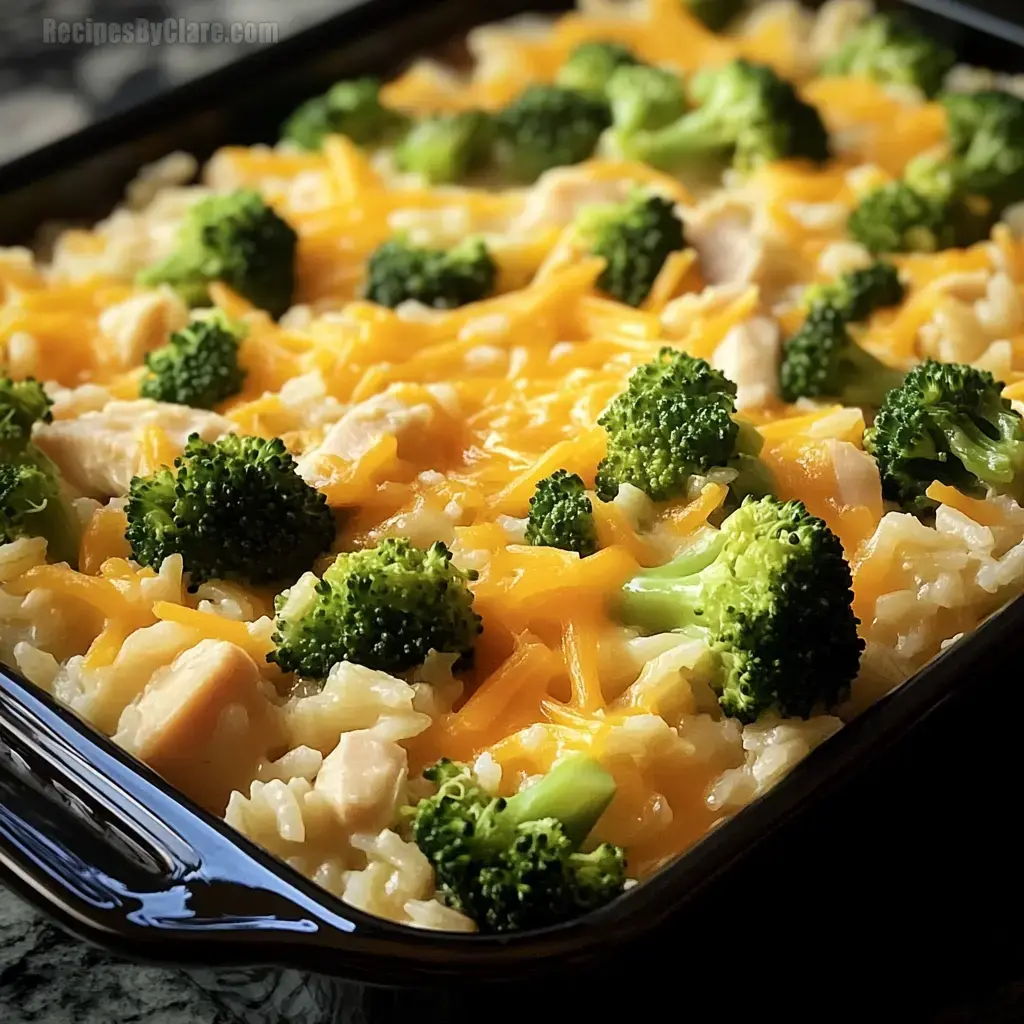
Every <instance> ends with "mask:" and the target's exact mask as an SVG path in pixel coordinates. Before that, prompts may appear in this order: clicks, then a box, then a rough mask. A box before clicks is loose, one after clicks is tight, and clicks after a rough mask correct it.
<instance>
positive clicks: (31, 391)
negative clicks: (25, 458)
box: [0, 377, 53, 459]
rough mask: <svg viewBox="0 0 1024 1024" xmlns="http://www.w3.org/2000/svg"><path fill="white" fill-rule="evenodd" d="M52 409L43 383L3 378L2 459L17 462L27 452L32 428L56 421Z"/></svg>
mask: <svg viewBox="0 0 1024 1024" xmlns="http://www.w3.org/2000/svg"><path fill="white" fill-rule="evenodd" d="M51 405H53V403H52V402H51V401H50V396H49V395H47V393H46V391H45V390H44V389H43V385H42V384H40V383H39V381H37V380H33V379H32V378H31V377H29V378H28V379H26V380H11V378H10V377H0V459H10V458H17V457H18V456H19V455H20V454H21V453H22V452H23V451H24V448H25V445H27V444H28V442H29V439H30V438H31V436H32V427H33V426H34V425H35V424H36V423H49V422H50V421H51V420H52V419H53V414H52V413H51V412H50V406H51Z"/></svg>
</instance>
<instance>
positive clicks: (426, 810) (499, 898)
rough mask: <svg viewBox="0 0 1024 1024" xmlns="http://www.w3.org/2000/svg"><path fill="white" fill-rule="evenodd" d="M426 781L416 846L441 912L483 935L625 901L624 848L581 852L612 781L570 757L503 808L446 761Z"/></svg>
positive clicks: (593, 765)
mask: <svg viewBox="0 0 1024 1024" xmlns="http://www.w3.org/2000/svg"><path fill="white" fill-rule="evenodd" d="M423 774H424V776H425V777H426V778H427V779H428V780H429V781H431V782H434V783H436V784H437V786H438V790H437V793H436V794H435V795H434V796H431V797H426V798H425V799H423V800H421V801H420V802H419V804H418V805H417V806H416V808H415V812H414V815H413V819H412V832H413V837H414V839H415V841H416V845H417V846H419V848H420V850H422V851H423V853H424V854H425V855H426V858H427V860H429V861H430V863H431V865H432V866H433V868H434V871H435V874H436V877H437V884H438V887H439V889H440V890H441V892H442V894H443V896H444V899H445V902H446V903H447V904H448V905H449V906H451V907H454V908H455V909H456V910H460V911H462V913H464V914H466V915H467V916H468V917H470V918H472V919H473V920H474V921H475V922H476V924H477V927H478V928H479V929H480V931H482V932H512V931H522V930H523V929H527V928H542V927H545V926H546V925H553V924H558V923H559V922H561V921H568V920H571V919H572V918H575V917H579V916H580V915H581V914H585V913H587V912H588V911H590V910H596V909H597V908H598V907H601V906H604V905H605V904H606V903H609V902H611V900H613V899H614V898H615V897H616V896H618V895H619V894H620V893H621V892H622V890H623V887H624V885H625V881H626V860H625V853H624V851H623V850H622V849H621V847H618V846H612V845H611V844H610V843H602V844H601V845H599V846H597V847H596V848H595V849H594V850H593V851H591V852H590V853H581V852H580V847H581V846H582V845H583V843H584V842H585V840H586V838H587V836H588V835H589V834H590V832H591V830H592V829H593V827H594V826H595V825H596V824H597V820H598V819H599V818H600V817H601V815H602V814H603V813H604V810H605V808H606V807H607V806H608V804H609V803H611V800H612V797H613V796H614V795H615V780H614V779H613V778H612V776H611V775H610V774H609V773H608V772H607V771H606V770H605V769H604V768H602V767H601V765H599V764H598V763H597V762H596V761H593V760H591V759H590V758H589V757H586V756H585V755H582V754H576V755H572V756H570V757H567V758H565V759H563V760H562V761H559V762H558V763H557V764H556V765H555V766H554V767H553V768H552V769H551V770H550V771H549V772H548V773H547V775H545V776H544V778H543V779H541V780H540V781H539V782H536V783H534V784H533V785H532V786H529V787H528V788H527V789H525V790H523V791H521V792H520V793H518V794H516V795H515V796H513V797H510V798H508V799H505V798H503V797H492V796H491V795H490V794H489V793H488V792H487V791H486V790H484V789H483V788H482V787H481V786H480V784H479V782H478V781H477V780H476V778H475V777H474V775H473V773H472V771H471V770H470V768H468V767H467V766H466V765H463V764H458V763H455V762H452V761H448V760H442V761H439V762H438V763H437V764H436V765H434V766H433V767H432V768H428V769H427V770H426V771H425V772H424V773H423Z"/></svg>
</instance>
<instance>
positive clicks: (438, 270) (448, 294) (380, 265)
mask: <svg viewBox="0 0 1024 1024" xmlns="http://www.w3.org/2000/svg"><path fill="white" fill-rule="evenodd" d="M366 275H367V280H366V297H367V298H368V299H369V300H370V301H371V302H376V303H379V304H380V305H381V306H389V307H391V308H392V309H394V308H395V307H396V306H399V305H401V304H402V303H403V302H406V301H407V300H409V299H413V300H415V301H416V302H421V303H423V305H424V306H432V307H433V308H434V309H456V308H457V307H458V306H465V305H466V304H467V303H469V302H479V301H480V300H481V299H485V298H487V296H488V295H491V294H492V293H493V292H494V286H495V283H496V281H497V277H498V268H497V265H496V264H495V262H494V259H493V258H492V257H491V254H490V253H489V252H488V250H487V246H486V245H485V244H484V243H483V242H482V241H481V240H480V239H478V238H468V239H466V241H464V242H461V243H459V245H456V246H455V247H454V248H451V249H430V248H427V247H425V246H416V245H410V244H409V243H408V242H406V241H405V240H404V239H400V238H393V239H391V240H390V241H388V242H384V244H383V245H379V246H378V247H377V248H376V249H375V250H374V252H373V253H372V254H371V255H370V259H369V261H368V262H367V265H366Z"/></svg>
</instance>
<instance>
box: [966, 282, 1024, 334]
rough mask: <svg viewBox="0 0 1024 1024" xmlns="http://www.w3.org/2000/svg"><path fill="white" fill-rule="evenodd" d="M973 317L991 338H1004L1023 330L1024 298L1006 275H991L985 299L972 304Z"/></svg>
mask: <svg viewBox="0 0 1024 1024" xmlns="http://www.w3.org/2000/svg"><path fill="white" fill-rule="evenodd" d="M974 315H975V317H976V318H977V321H978V323H979V324H981V326H982V327H983V328H984V329H985V330H986V331H987V332H988V333H989V334H990V335H992V336H993V337H996V338H1006V337H1009V336H1011V335H1014V334H1017V333H1018V332H1019V331H1020V330H1022V329H1024V296H1022V295H1021V293H1020V289H1019V287H1018V286H1017V283H1016V282H1015V281H1014V280H1013V279H1012V278H1011V277H1010V275H1009V274H1006V273H1002V272H1000V273H997V274H993V275H992V276H991V277H990V278H989V279H988V281H987V282H986V285H985V297H984V298H982V299H979V300H978V301H977V302H975V304H974Z"/></svg>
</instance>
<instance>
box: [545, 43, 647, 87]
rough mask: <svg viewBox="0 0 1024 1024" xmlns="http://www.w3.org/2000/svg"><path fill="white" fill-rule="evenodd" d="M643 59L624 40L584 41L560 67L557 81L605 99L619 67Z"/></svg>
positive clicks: (562, 84)
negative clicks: (624, 43)
mask: <svg viewBox="0 0 1024 1024" xmlns="http://www.w3.org/2000/svg"><path fill="white" fill-rule="evenodd" d="M639 63H640V61H639V60H638V59H637V57H636V56H635V55H634V54H633V53H632V51H630V50H629V49H628V48H627V47H625V46H623V45H622V44H621V43H604V42H591V43H580V45H579V46H577V47H576V48H575V49H574V50H573V51H572V53H570V54H569V56H568V57H567V58H566V61H565V63H564V64H563V65H562V66H561V67H560V68H559V69H558V76H557V78H556V79H555V84H556V85H559V86H561V87H562V88H563V89H573V90H574V91H576V92H582V93H586V94H588V95H590V96H594V97H597V98H598V99H601V98H603V97H604V95H605V88H606V86H607V85H608V80H609V79H610V78H611V76H612V74H613V72H614V71H615V70H616V69H617V68H621V67H630V66H633V65H637V64H639Z"/></svg>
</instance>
